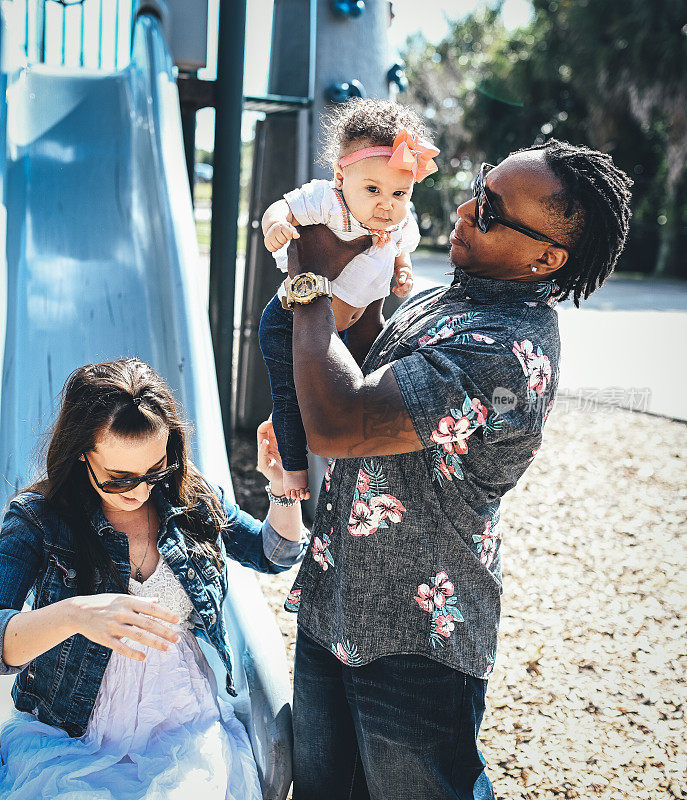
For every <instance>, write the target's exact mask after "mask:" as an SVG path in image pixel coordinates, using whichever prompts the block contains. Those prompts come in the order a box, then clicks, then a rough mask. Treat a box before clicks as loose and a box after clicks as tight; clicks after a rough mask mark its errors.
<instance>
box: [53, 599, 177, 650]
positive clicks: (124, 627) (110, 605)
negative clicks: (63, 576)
mask: <svg viewBox="0 0 687 800" xmlns="http://www.w3.org/2000/svg"><path fill="white" fill-rule="evenodd" d="M69 602H70V613H71V615H72V619H73V623H74V624H73V627H74V631H75V633H80V634H81V635H82V636H85V637H86V638H87V639H90V640H91V641H92V642H96V644H102V645H104V646H105V647H109V648H110V649H111V650H114V652H116V653H120V654H121V655H123V656H126V657H127V658H132V659H134V661H145V654H144V653H142V652H141V651H140V650H136V649H134V648H133V647H129V646H128V645H127V644H124V642H122V639H125V638H126V639H130V640H132V641H135V642H140V643H141V644H146V645H149V646H150V647H155V648H156V649H157V650H162V651H163V652H164V651H166V650H168V649H169V644H168V642H177V641H178V640H179V634H178V633H177V632H176V631H174V630H172V629H171V628H169V627H168V626H167V625H163V624H162V623H161V622H158V621H157V620H164V621H165V622H169V623H171V624H173V625H176V624H177V623H178V622H179V615H178V614H175V613H174V612H173V611H170V610H169V609H168V608H165V607H164V606H161V605H158V603H157V601H156V600H155V599H152V598H148V597H134V596H132V595H127V594H96V595H88V596H80V597H74V598H73V599H72V600H71V601H69ZM151 617H154V618H155V619H151Z"/></svg>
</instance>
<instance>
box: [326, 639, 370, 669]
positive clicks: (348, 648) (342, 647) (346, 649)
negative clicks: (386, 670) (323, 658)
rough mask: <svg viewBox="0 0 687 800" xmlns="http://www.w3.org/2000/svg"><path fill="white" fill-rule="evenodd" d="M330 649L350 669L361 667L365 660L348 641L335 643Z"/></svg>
mask: <svg viewBox="0 0 687 800" xmlns="http://www.w3.org/2000/svg"><path fill="white" fill-rule="evenodd" d="M329 649H330V650H331V652H332V653H333V654H334V655H335V656H336V657H337V658H338V659H339V661H340V662H341V663H342V664H346V666H349V667H359V666H360V665H361V664H362V663H363V660H362V658H361V657H360V656H359V655H358V648H357V647H356V646H355V645H354V644H352V643H351V642H349V641H348V639H346V640H345V641H343V642H333V643H332V644H331V645H330V646H329Z"/></svg>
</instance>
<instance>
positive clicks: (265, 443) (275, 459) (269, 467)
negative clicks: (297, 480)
mask: <svg viewBox="0 0 687 800" xmlns="http://www.w3.org/2000/svg"><path fill="white" fill-rule="evenodd" d="M257 437H258V472H262V474H263V475H264V476H265V477H266V478H267V480H268V481H269V482H270V483H271V484H272V493H273V494H276V495H281V494H284V488H283V479H284V469H283V467H282V463H281V457H280V455H279V448H278V447H277V439H276V437H275V435H274V428H273V427H272V415H271V414H270V416H269V419H267V420H265V422H261V423H260V425H258V430H257Z"/></svg>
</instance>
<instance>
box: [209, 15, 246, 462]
mask: <svg viewBox="0 0 687 800" xmlns="http://www.w3.org/2000/svg"><path fill="white" fill-rule="evenodd" d="M245 42H246V0H220V4H219V25H218V43H217V85H216V96H215V97H216V105H215V109H216V115H215V150H214V165H213V166H214V172H213V178H212V220H213V225H212V234H211V243H210V327H211V329H212V342H213V346H214V351H215V367H216V370H217V383H218V385H219V396H220V404H221V407H222V418H223V425H224V438H225V441H226V443H227V448H229V447H230V443H231V384H232V372H233V359H232V353H233V347H234V291H235V284H236V244H237V232H238V231H237V224H236V221H237V220H238V212H239V179H240V174H241V112H242V104H243V58H244V49H245Z"/></svg>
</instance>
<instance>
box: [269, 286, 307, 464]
mask: <svg viewBox="0 0 687 800" xmlns="http://www.w3.org/2000/svg"><path fill="white" fill-rule="evenodd" d="M258 341H259V343H260V350H261V351H262V357H263V359H264V360H265V366H266V367H267V372H268V374H269V376H270V390H271V391H272V425H273V426H274V435H275V437H276V439H277V446H278V447H279V455H280V456H281V460H282V464H283V465H284V469H287V470H289V471H295V470H301V469H307V468H308V448H307V440H306V437H305V429H304V428H303V420H302V419H301V412H300V411H299V409H298V399H297V397H296V385H295V384H294V381H293V352H292V348H293V311H288V310H287V309H285V308H282V305H281V300H280V299H279V298H278V297H277V295H276V294H275V296H274V297H273V298H272V299H271V300H270V302H269V303H268V304H267V306H266V307H265V310H264V311H263V312H262V317H261V318H260V327H259V328H258Z"/></svg>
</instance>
